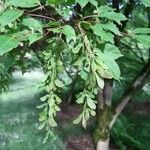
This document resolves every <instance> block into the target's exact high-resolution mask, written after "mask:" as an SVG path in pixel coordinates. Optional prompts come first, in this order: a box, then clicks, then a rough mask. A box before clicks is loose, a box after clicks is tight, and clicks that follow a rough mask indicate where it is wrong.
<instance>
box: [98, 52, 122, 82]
mask: <svg viewBox="0 0 150 150" xmlns="http://www.w3.org/2000/svg"><path fill="white" fill-rule="evenodd" d="M101 58H102V60H103V61H104V63H105V64H106V65H107V66H108V68H109V70H110V71H111V73H112V74H113V77H114V79H116V80H119V79H120V74H121V72H120V68H119V66H118V64H117V63H116V62H115V60H114V59H113V58H112V57H111V56H110V55H107V54H102V55H101Z"/></svg>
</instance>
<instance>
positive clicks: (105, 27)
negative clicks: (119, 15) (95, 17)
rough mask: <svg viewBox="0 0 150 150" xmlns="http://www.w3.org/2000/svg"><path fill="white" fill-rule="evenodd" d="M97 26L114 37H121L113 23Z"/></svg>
mask: <svg viewBox="0 0 150 150" xmlns="http://www.w3.org/2000/svg"><path fill="white" fill-rule="evenodd" d="M99 26H101V28H103V29H104V30H108V31H111V32H113V33H114V34H116V35H119V36H121V35H122V34H121V33H120V31H119V29H118V28H117V26H116V25H115V24H114V23H112V22H111V23H107V24H99Z"/></svg>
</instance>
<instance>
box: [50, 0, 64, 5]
mask: <svg viewBox="0 0 150 150" xmlns="http://www.w3.org/2000/svg"><path fill="white" fill-rule="evenodd" d="M64 1H65V0H47V2H48V4H50V5H57V4H59V3H61V2H64Z"/></svg>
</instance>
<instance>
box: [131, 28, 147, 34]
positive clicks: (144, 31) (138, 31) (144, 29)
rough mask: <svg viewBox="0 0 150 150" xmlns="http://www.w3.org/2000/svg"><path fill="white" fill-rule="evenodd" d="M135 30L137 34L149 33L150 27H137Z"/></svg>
mask: <svg viewBox="0 0 150 150" xmlns="http://www.w3.org/2000/svg"><path fill="white" fill-rule="evenodd" d="M133 32H134V33H135V34H149V33H150V28H136V29H135V30H134V31H133Z"/></svg>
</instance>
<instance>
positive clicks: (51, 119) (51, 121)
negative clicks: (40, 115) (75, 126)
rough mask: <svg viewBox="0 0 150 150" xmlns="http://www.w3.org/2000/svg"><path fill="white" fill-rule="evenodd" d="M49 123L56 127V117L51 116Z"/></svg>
mask: <svg viewBox="0 0 150 150" xmlns="http://www.w3.org/2000/svg"><path fill="white" fill-rule="evenodd" d="M48 123H49V125H50V126H51V127H56V126H57V123H56V121H55V120H54V117H53V116H50V117H49V120H48Z"/></svg>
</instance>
